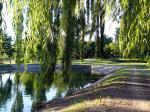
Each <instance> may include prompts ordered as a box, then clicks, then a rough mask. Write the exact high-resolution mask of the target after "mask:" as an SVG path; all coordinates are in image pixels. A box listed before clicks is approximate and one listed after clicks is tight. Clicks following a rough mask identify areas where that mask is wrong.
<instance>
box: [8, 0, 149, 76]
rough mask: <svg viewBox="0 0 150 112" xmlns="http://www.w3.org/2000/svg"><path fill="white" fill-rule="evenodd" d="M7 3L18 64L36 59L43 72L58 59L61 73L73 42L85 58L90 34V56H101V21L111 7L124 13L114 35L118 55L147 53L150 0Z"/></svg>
mask: <svg viewBox="0 0 150 112" xmlns="http://www.w3.org/2000/svg"><path fill="white" fill-rule="evenodd" d="M7 3H8V4H11V5H10V6H11V8H12V9H13V10H14V13H13V14H14V16H13V20H14V22H13V23H14V31H15V34H16V44H15V45H16V51H17V52H16V54H17V55H16V60H17V63H19V64H20V63H21V60H23V61H24V62H30V60H32V58H33V60H34V61H35V58H36V61H37V62H41V63H42V65H43V70H44V71H45V72H49V73H50V74H51V73H53V72H54V70H55V66H56V63H57V60H58V58H59V59H61V60H62V68H63V70H64V72H65V73H66V72H68V70H69V69H70V66H71V61H72V54H73V50H74V49H73V48H74V43H75V41H77V42H78V44H79V45H77V46H78V47H79V48H78V49H79V50H80V52H79V57H80V59H81V60H83V59H84V57H85V56H84V54H85V52H87V51H85V49H84V46H85V45H84V44H85V37H89V41H91V38H92V37H94V38H95V43H96V49H95V57H97V58H100V57H101V58H104V46H105V45H104V38H105V37H104V31H105V22H106V16H107V15H108V13H109V12H111V10H110V8H114V9H113V11H114V12H115V13H116V14H118V15H120V14H121V13H123V15H122V16H121V24H120V34H119V35H120V36H119V46H120V50H121V53H122V54H123V56H124V57H125V56H126V57H137V54H138V56H141V55H143V54H147V53H149V51H150V45H149V42H150V38H149V29H150V28H149V26H150V20H149V5H150V3H149V0H13V1H12V0H8V1H7ZM115 3H116V4H115ZM118 4H119V6H120V7H118V8H119V10H120V8H121V9H122V11H119V13H118V10H117V9H118V8H117V6H118ZM115 6H116V7H115ZM108 7H109V8H108ZM108 9H109V10H108ZM115 16H117V15H115ZM113 18H115V17H113ZM23 27H24V29H23ZM62 44H63V45H62ZM87 46H88V44H87ZM22 56H23V57H24V59H21V57H22Z"/></svg>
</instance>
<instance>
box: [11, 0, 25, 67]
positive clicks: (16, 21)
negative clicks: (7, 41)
mask: <svg viewBox="0 0 150 112" xmlns="http://www.w3.org/2000/svg"><path fill="white" fill-rule="evenodd" d="M13 5H14V16H13V26H14V31H15V36H16V44H15V48H16V63H17V64H18V67H20V64H21V58H22V51H21V49H22V32H23V1H20V0H14V1H13Z"/></svg>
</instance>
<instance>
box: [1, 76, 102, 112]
mask: <svg viewBox="0 0 150 112" xmlns="http://www.w3.org/2000/svg"><path fill="white" fill-rule="evenodd" d="M99 78H100V77H99V76H98V75H92V74H87V73H86V74H83V73H71V74H69V75H62V74H61V73H56V74H55V75H53V76H51V75H43V74H37V73H36V74H35V73H5V74H0V112H31V111H33V107H34V105H35V104H36V103H37V102H38V103H39V102H42V101H49V100H53V99H55V98H61V97H64V96H66V95H68V94H71V92H72V91H75V90H79V89H82V88H85V87H87V86H89V85H90V84H91V83H93V82H95V81H96V80H98V79H99Z"/></svg>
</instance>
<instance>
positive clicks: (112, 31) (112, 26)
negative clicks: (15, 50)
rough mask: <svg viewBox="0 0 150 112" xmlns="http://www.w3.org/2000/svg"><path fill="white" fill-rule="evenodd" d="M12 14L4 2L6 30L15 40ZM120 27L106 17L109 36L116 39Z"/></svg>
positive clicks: (106, 32) (86, 38)
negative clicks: (8, 11)
mask: <svg viewBox="0 0 150 112" xmlns="http://www.w3.org/2000/svg"><path fill="white" fill-rule="evenodd" d="M12 16H13V13H9V14H8V13H7V11H6V5H5V4H4V6H3V18H4V20H5V21H6V23H5V24H6V27H7V28H6V32H7V34H8V35H9V36H11V37H12V38H13V40H14V39H15V33H14V31H13V25H12V22H11V20H12ZM117 27H119V24H118V23H117V22H115V21H113V20H112V19H111V17H107V18H106V22H105V32H104V33H105V34H106V35H108V36H109V37H112V38H113V41H115V32H116V28H117ZM88 38H89V37H85V40H88Z"/></svg>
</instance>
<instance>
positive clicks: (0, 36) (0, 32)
mask: <svg viewBox="0 0 150 112" xmlns="http://www.w3.org/2000/svg"><path fill="white" fill-rule="evenodd" d="M2 9H3V4H2V3H1V2H0V61H2V60H1V57H2V53H3V41H4V39H3V30H2ZM1 63H2V62H1Z"/></svg>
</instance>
